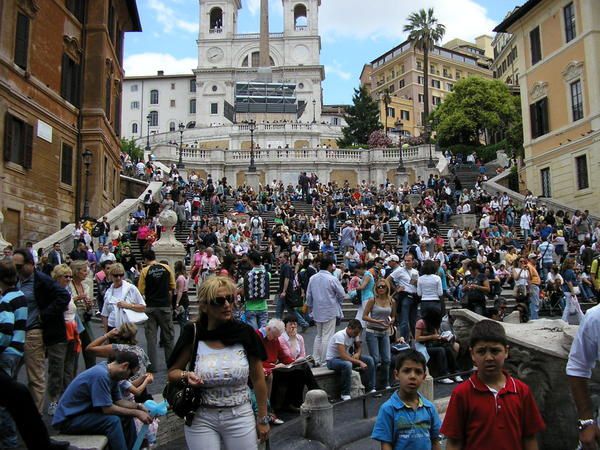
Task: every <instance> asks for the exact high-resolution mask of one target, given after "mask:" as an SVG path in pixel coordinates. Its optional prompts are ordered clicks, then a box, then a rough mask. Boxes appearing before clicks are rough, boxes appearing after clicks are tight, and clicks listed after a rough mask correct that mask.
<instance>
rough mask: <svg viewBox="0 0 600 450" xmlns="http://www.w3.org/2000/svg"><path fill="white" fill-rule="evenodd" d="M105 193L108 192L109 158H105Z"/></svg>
mask: <svg viewBox="0 0 600 450" xmlns="http://www.w3.org/2000/svg"><path fill="white" fill-rule="evenodd" d="M103 181H104V186H103V187H104V192H106V191H107V190H108V156H105V157H104V177H103Z"/></svg>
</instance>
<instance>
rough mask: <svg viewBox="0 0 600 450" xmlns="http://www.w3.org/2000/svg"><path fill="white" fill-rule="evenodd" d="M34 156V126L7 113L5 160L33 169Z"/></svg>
mask: <svg viewBox="0 0 600 450" xmlns="http://www.w3.org/2000/svg"><path fill="white" fill-rule="evenodd" d="M32 158H33V127H32V126H31V125H29V124H28V123H25V122H23V121H22V120H21V119H18V118H17V117H14V116H12V115H10V114H8V113H7V114H6V123H5V128H4V161H10V162H13V163H15V164H19V165H20V166H23V167H24V168H25V169H31V164H32Z"/></svg>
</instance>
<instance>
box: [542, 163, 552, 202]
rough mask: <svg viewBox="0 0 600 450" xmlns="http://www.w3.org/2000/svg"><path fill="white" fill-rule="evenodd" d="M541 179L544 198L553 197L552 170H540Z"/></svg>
mask: <svg viewBox="0 0 600 450" xmlns="http://www.w3.org/2000/svg"><path fill="white" fill-rule="evenodd" d="M540 179H541V181H542V197H552V191H551V190H550V168H549V167H546V168H545V169H542V170H540Z"/></svg>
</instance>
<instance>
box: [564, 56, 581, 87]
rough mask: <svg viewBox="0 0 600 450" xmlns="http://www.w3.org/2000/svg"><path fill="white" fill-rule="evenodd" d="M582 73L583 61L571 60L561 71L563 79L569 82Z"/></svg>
mask: <svg viewBox="0 0 600 450" xmlns="http://www.w3.org/2000/svg"><path fill="white" fill-rule="evenodd" d="M581 74H583V61H571V62H570V63H569V64H567V67H565V70H563V72H562V76H563V79H564V80H565V81H566V82H571V81H574V80H576V79H577V78H579V77H581Z"/></svg>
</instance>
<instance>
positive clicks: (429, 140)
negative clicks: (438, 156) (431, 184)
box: [425, 121, 435, 169]
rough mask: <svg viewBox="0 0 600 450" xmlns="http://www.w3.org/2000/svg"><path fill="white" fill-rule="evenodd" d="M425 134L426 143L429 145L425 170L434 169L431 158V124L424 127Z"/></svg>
mask: <svg viewBox="0 0 600 450" xmlns="http://www.w3.org/2000/svg"><path fill="white" fill-rule="evenodd" d="M425 133H426V135H427V142H428V143H429V161H427V168H428V169H433V168H435V162H434V161H433V157H432V156H431V122H430V121H429V122H427V124H426V125H425Z"/></svg>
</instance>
